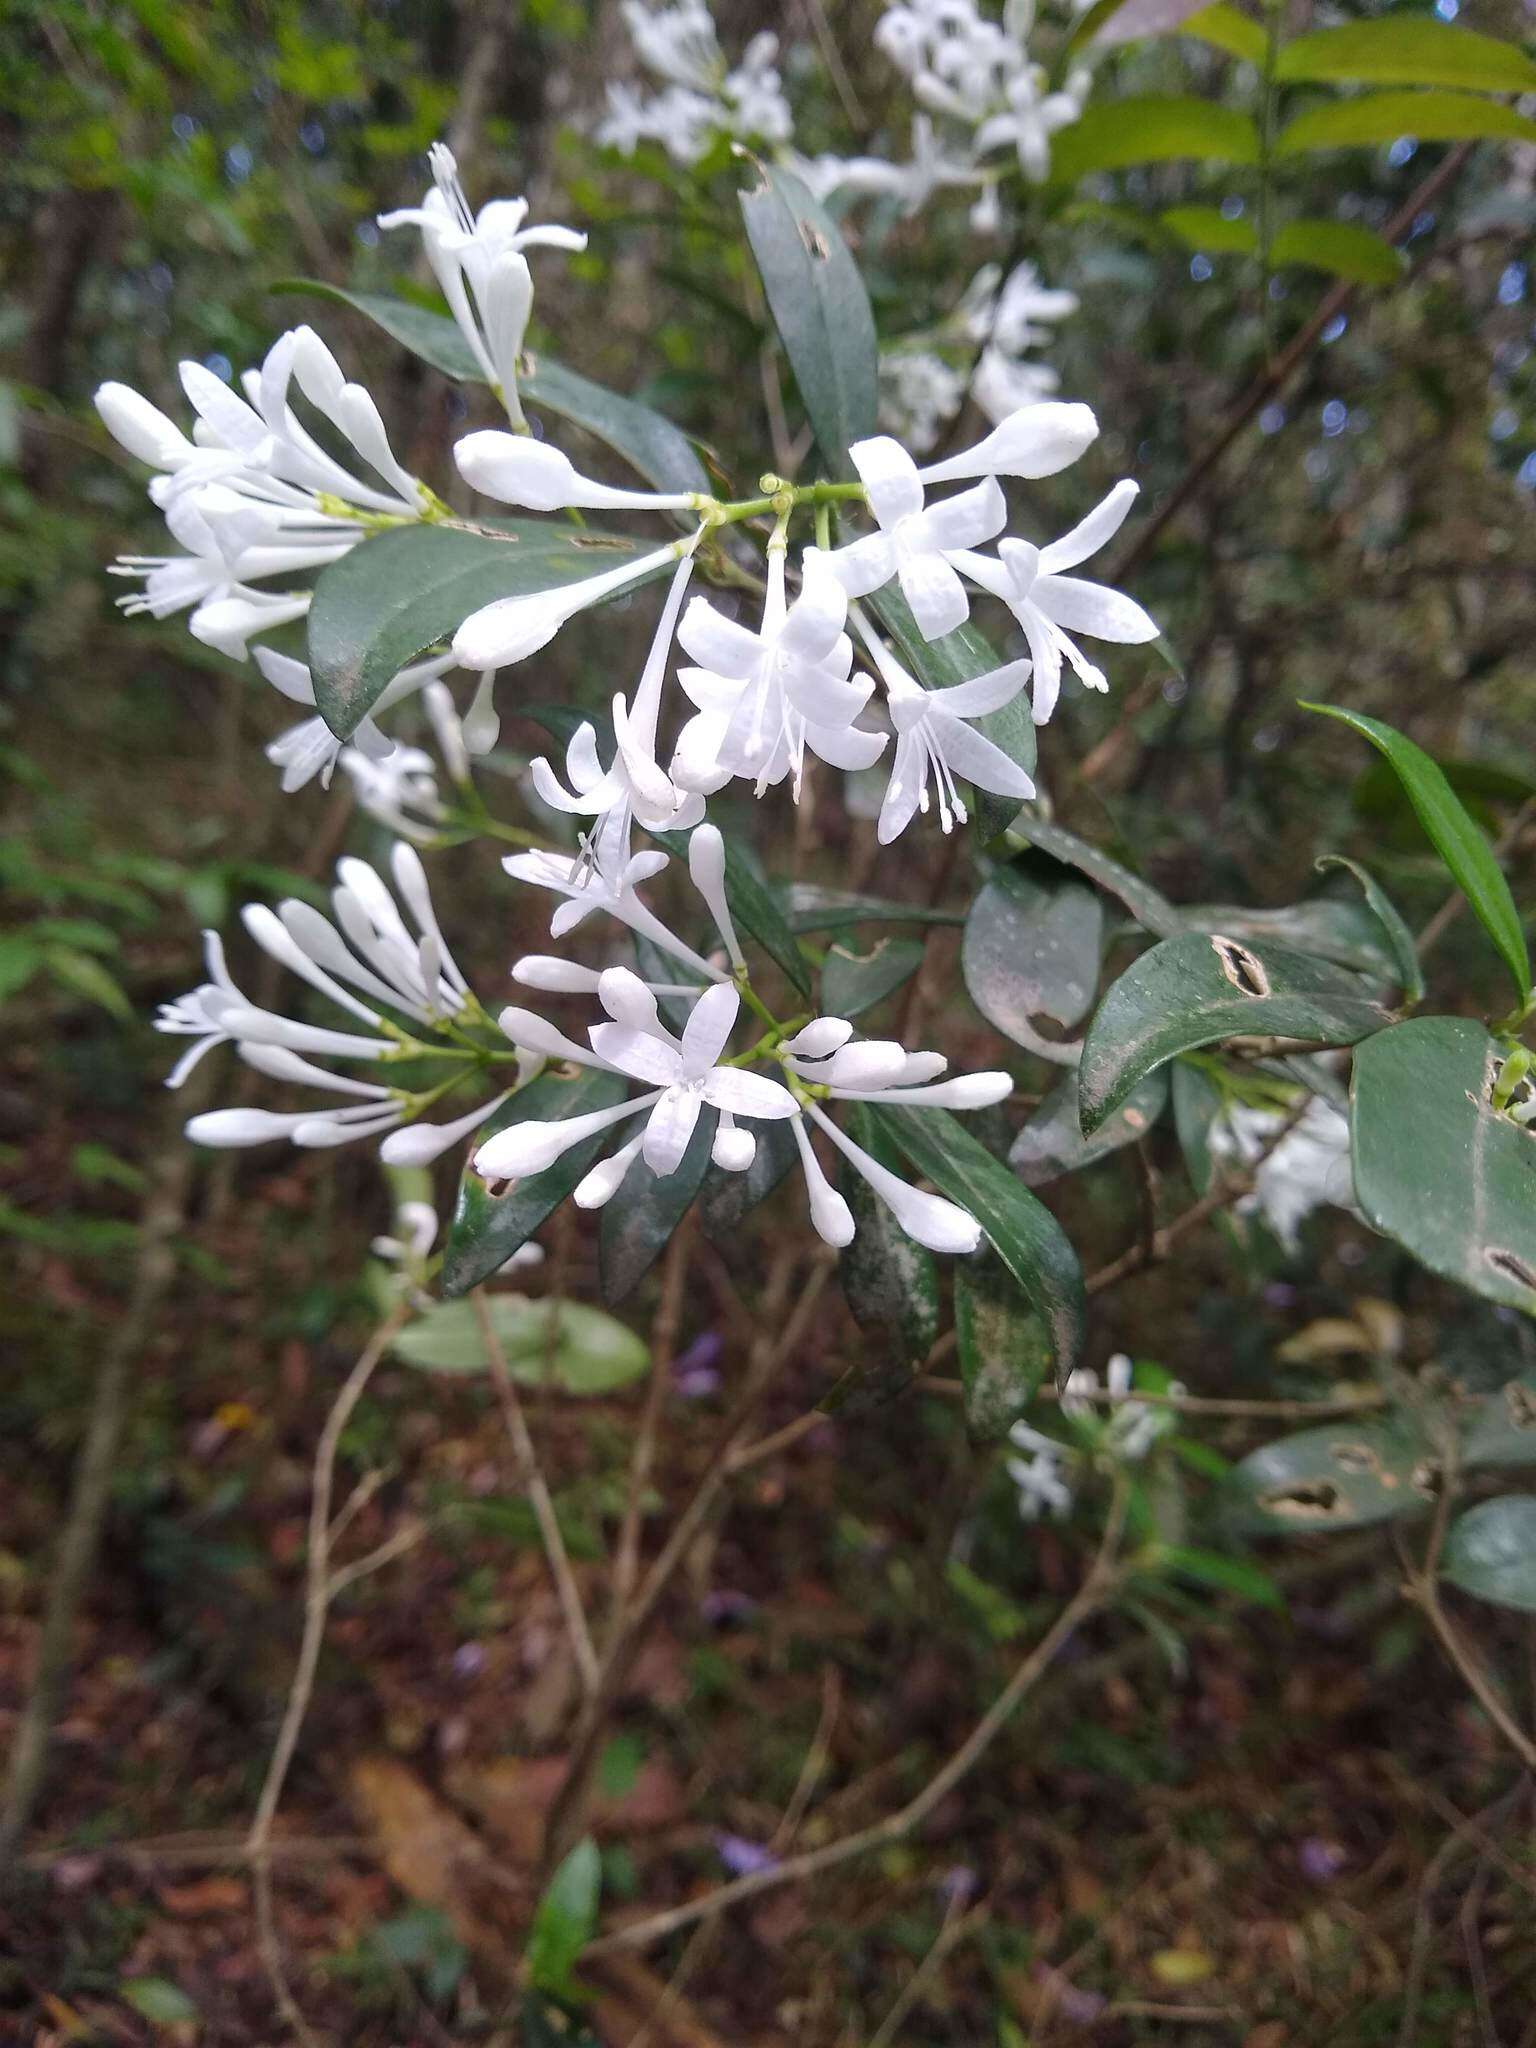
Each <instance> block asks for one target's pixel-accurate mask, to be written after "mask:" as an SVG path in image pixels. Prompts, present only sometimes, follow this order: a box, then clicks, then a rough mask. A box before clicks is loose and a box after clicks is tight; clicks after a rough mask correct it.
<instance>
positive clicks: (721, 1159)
mask: <svg viewBox="0 0 1536 2048" xmlns="http://www.w3.org/2000/svg"><path fill="white" fill-rule="evenodd" d="M709 1156H710V1158H711V1159H712V1160H713V1161H714V1162H715V1164H716V1166H718V1167H719V1169H720V1171H721V1172H722V1173H745V1172H746V1171H747V1169H748V1168H749V1167H750V1166H751V1164H752V1162H753V1160H754V1159H755V1158H756V1157H757V1139H756V1137H755V1136H754V1135H753V1133H752V1132H751V1131H744V1130H743V1129H742V1128H741V1126H740V1124H738V1123H737V1122H736V1119H735V1118H734V1117H733V1116H732V1114H731V1112H730V1111H729V1110H728V1109H722V1110H721V1112H720V1121H719V1123H718V1124H717V1125H716V1126H715V1142H714V1144H713V1146H712V1147H711V1148H710V1154H709Z"/></svg>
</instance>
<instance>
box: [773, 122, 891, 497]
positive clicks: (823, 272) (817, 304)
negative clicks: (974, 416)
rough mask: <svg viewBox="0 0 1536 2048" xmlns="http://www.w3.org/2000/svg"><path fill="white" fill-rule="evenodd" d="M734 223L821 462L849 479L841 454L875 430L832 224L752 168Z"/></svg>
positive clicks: (843, 247) (797, 189) (861, 295)
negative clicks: (741, 229)
mask: <svg viewBox="0 0 1536 2048" xmlns="http://www.w3.org/2000/svg"><path fill="white" fill-rule="evenodd" d="M752 169H753V173H754V176H755V179H756V182H755V183H754V184H753V185H751V186H750V187H749V188H748V189H747V190H746V191H744V192H742V193H741V194H740V195H739V196H740V200H741V215H742V219H743V221H744V222H745V224H746V230H747V240H748V241H749V242H750V244H751V245H752V254H753V256H754V257H755V259H756V261H757V268H758V271H759V274H760V275H761V277H762V280H763V290H764V293H765V294H766V296H767V299H768V310H769V312H770V313H771V314H772V316H773V324H774V326H775V327H776V328H777V329H778V332H779V337H780V339H781V340H782V341H783V343H784V352H785V354H786V355H787V356H788V357H789V363H790V368H791V369H792V370H793V371H794V373H795V382H796V383H797V384H798V385H799V387H800V396H801V398H802V399H803V400H804V401H805V409H806V412H807V413H808V414H809V416H810V421H811V428H812V431H813V432H814V433H815V436H816V440H817V443H818V445H819V447H820V449H821V452H822V455H823V456H824V457H825V459H826V461H827V462H828V463H829V464H830V465H831V467H832V468H834V469H836V470H838V471H839V472H842V473H844V474H847V473H849V468H850V465H849V462H848V450H849V448H850V446H851V445H852V444H853V443H854V442H855V441H862V440H864V439H866V438H867V437H868V436H869V435H870V434H872V433H873V432H874V431H875V422H876V412H877V405H878V388H877V362H878V345H877V343H876V340H875V322H874V315H873V314H872V313H871V312H870V308H869V294H868V292H866V290H865V289H864V280H863V278H861V277H860V275H859V270H858V265H857V264H856V263H855V262H854V260H853V258H852V256H851V255H850V254H849V252H848V245H847V243H846V242H845V241H844V240H843V238H842V235H841V234H840V233H839V231H838V227H837V223H836V222H835V221H834V220H833V218H832V216H831V215H830V214H829V213H828V212H827V210H826V208H825V207H824V206H823V205H822V204H821V202H820V201H819V200H818V199H816V198H814V197H813V196H812V194H811V193H810V192H809V191H807V189H806V187H805V186H804V185H803V184H802V183H801V182H800V180H799V179H798V178H797V177H795V176H794V174H793V173H792V172H790V171H786V170H783V169H781V168H779V167H778V166H776V165H772V164H763V163H759V162H757V161H756V159H754V160H753V164H752Z"/></svg>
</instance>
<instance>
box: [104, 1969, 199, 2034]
mask: <svg viewBox="0 0 1536 2048" xmlns="http://www.w3.org/2000/svg"><path fill="white" fill-rule="evenodd" d="M119 1989H120V1990H121V1992H122V1995H123V1999H124V2001H125V2003H126V2004H128V2005H131V2006H132V2007H133V2009H134V2011H135V2012H136V2013H137V2014H138V2015H139V2018H140V2019H143V2020H148V2021H149V2023H150V2025H151V2026H152V2027H185V2026H190V2025H192V2024H193V2023H194V2022H195V2021H196V2020H197V2019H198V2018H199V2017H200V2014H199V2013H198V2010H197V2007H196V2006H195V2005H194V2004H193V2003H192V2001H191V1999H190V1998H188V1996H187V1994H186V1993H185V1991H182V1990H181V1989H180V1988H179V1987H178V1986H177V1985H175V1984H173V1983H172V1982H171V1980H170V1978H169V1977H130V1978H129V1980H128V1982H127V1983H126V1984H123V1985H121V1986H120V1987H119Z"/></svg>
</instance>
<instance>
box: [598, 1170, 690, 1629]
mask: <svg viewBox="0 0 1536 2048" xmlns="http://www.w3.org/2000/svg"><path fill="white" fill-rule="evenodd" d="M695 1222H696V1219H695V1213H694V1211H693V1210H692V1209H690V1210H689V1211H688V1213H687V1215H686V1216H684V1218H683V1220H682V1222H681V1223H680V1224H679V1225H678V1226H677V1229H676V1230H675V1231H673V1233H672V1241H671V1243H670V1244H669V1245H668V1246H667V1254H666V1261H665V1264H664V1265H663V1267H662V1272H661V1300H660V1302H659V1303H658V1305H657V1309H656V1320H655V1322H654V1323H653V1324H652V1326H651V1375H650V1379H649V1380H648V1381H647V1383H646V1389H645V1406H644V1408H643V1409H642V1410H641V1414H640V1427H639V1429H638V1430H637V1431H636V1432H635V1443H634V1449H633V1451H632V1452H631V1454H630V1460H629V1482H628V1486H627V1489H626V1492H625V1498H624V1517H623V1520H622V1522H621V1523H620V1525H619V1541H618V1548H617V1549H616V1551H615V1553H614V1560H613V1613H612V1618H611V1620H610V1622H609V1634H610V1636H611V1635H614V1634H616V1633H617V1632H618V1630H619V1628H620V1626H621V1625H622V1623H623V1619H624V1609H625V1606H626V1605H627V1604H628V1601H629V1597H630V1595H631V1594H632V1593H633V1592H634V1590H635V1584H636V1581H637V1580H638V1579H639V1577H640V1525H641V1522H642V1520H643V1519H644V1503H645V1489H646V1487H647V1485H648V1484H649V1482H650V1477H651V1470H652V1467H653V1466H654V1464H655V1462H656V1438H657V1434H658V1432H659V1430H660V1427H661V1411H662V1406H663V1403H664V1402H665V1400H666V1394H667V1377H668V1374H669V1373H670V1372H671V1369H672V1360H673V1358H674V1356H675V1355H676V1352H677V1341H678V1337H679V1335H680V1334H681V1331H682V1325H683V1296H684V1290H685V1288H686V1286H687V1281H688V1260H689V1253H690V1251H691V1250H692V1247H693V1236H694V1229H695Z"/></svg>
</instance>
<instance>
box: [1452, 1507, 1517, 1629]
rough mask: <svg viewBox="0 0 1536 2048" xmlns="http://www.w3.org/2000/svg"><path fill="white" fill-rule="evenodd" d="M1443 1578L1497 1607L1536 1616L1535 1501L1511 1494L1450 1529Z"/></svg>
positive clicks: (1470, 1510)
mask: <svg viewBox="0 0 1536 2048" xmlns="http://www.w3.org/2000/svg"><path fill="white" fill-rule="evenodd" d="M1440 1576H1441V1578H1443V1579H1445V1580H1447V1581H1448V1582H1449V1583H1450V1584H1451V1585H1453V1586H1459V1587H1460V1588H1461V1590H1462V1592H1463V1593H1472V1594H1474V1595H1475V1596H1476V1597H1477V1598H1478V1599H1479V1600H1487V1601H1490V1602H1492V1604H1493V1605H1494V1606H1495V1607H1515V1608H1518V1609H1519V1610H1520V1611H1521V1612H1522V1613H1524V1614H1536V1499H1533V1498H1532V1496H1531V1495H1530V1494H1528V1493H1506V1494H1501V1495H1499V1496H1498V1498H1497V1499H1494V1500H1483V1501H1479V1502H1478V1504H1477V1506H1476V1507H1475V1508H1468V1510H1467V1512H1466V1513H1465V1514H1464V1515H1460V1516H1458V1517H1457V1519H1456V1520H1455V1521H1454V1522H1453V1523H1452V1524H1451V1528H1450V1533H1449V1534H1448V1535H1447V1537H1446V1539H1445V1551H1444V1554H1443V1555H1442V1557H1441V1560H1440Z"/></svg>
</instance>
